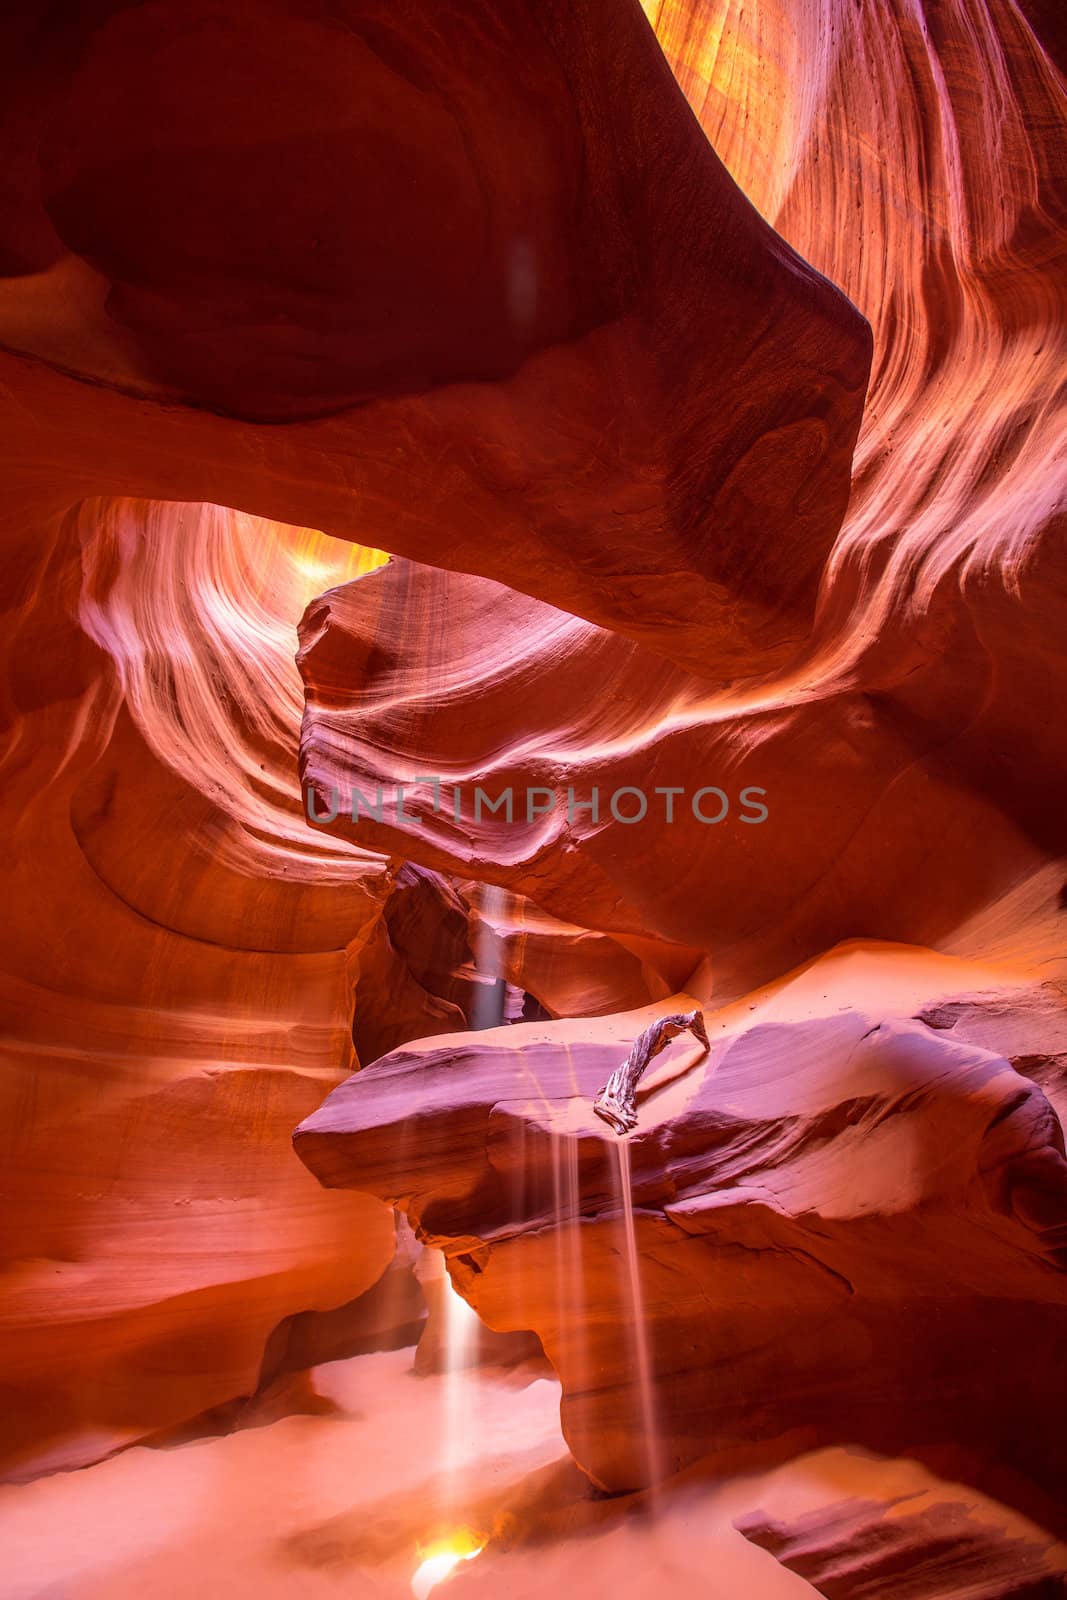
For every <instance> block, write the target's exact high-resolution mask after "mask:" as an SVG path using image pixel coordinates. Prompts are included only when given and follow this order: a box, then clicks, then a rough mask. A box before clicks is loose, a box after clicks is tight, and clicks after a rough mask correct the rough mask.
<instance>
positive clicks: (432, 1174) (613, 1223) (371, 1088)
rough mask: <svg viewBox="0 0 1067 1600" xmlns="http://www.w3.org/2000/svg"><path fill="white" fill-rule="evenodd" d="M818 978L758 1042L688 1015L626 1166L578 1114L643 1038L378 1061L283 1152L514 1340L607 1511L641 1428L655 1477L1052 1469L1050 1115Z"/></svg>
mask: <svg viewBox="0 0 1067 1600" xmlns="http://www.w3.org/2000/svg"><path fill="white" fill-rule="evenodd" d="M886 959H887V960H888V959H889V958H888V957H887V958H886ZM964 970H966V969H964ZM835 976H836V977H837V981H838V983H840V975H839V974H836V975H835V974H834V972H833V967H832V965H831V967H830V969H829V976H828V977H827V978H826V979H824V982H825V983H826V984H827V985H828V990H827V992H831V993H832V988H830V987H829V986H830V985H832V983H833V980H834V978H835ZM821 977H822V974H821V973H820V971H819V967H818V966H816V967H815V968H814V969H812V971H811V972H810V973H808V974H807V975H805V976H804V977H801V978H800V979H798V980H797V981H796V982H795V983H794V984H793V985H792V986H788V987H787V989H786V991H784V994H783V997H782V998H780V999H779V1000H778V1001H777V1010H776V1008H775V1004H774V1003H773V1002H772V1004H771V1006H770V1007H769V1014H768V1015H767V1018H766V1020H762V1019H761V1018H759V1017H757V1018H755V1019H752V1017H751V1013H750V1012H749V1011H748V1008H747V1007H746V1008H743V1009H744V1011H745V1016H744V1018H741V1017H738V1016H736V1015H731V1013H730V1012H729V1011H727V1012H726V1013H725V1014H723V1015H720V1016H716V1015H715V1014H711V1015H710V1016H709V1017H708V1031H709V1036H710V1038H711V1041H712V1045H711V1051H710V1053H709V1054H708V1055H707V1056H706V1057H705V1056H703V1055H702V1054H701V1052H700V1050H699V1048H695V1047H694V1046H693V1045H692V1042H691V1041H690V1042H688V1043H685V1042H683V1041H681V1040H680V1041H678V1042H677V1043H676V1044H675V1045H673V1046H672V1047H671V1048H670V1051H669V1052H668V1054H667V1055H666V1056H665V1057H664V1058H663V1062H664V1064H663V1065H659V1064H657V1066H656V1068H655V1069H654V1071H652V1072H650V1073H649V1075H648V1076H647V1077H646V1079H645V1080H644V1081H643V1083H642V1085H641V1087H640V1089H639V1091H638V1098H639V1121H638V1127H637V1129H636V1130H635V1132H634V1134H633V1135H632V1136H630V1137H629V1138H628V1139H626V1140H624V1141H618V1140H616V1139H615V1138H614V1137H613V1136H612V1135H611V1134H609V1133H606V1132H605V1131H603V1129H602V1125H601V1124H598V1123H597V1122H596V1119H595V1118H594V1117H593V1116H592V1114H591V1105H590V1102H591V1100H592V1098H593V1096H594V1094H595V1093H596V1091H597V1090H598V1089H599V1088H600V1087H601V1086H602V1084H603V1083H604V1081H605V1080H606V1078H607V1077H608V1075H609V1074H610V1072H611V1070H612V1068H613V1067H614V1066H615V1065H617V1063H618V1061H619V1060H620V1059H621V1057H622V1056H623V1055H624V1054H625V1051H626V1048H627V1046H628V1044H629V1042H630V1041H631V1040H632V1038H633V1037H635V1036H636V1034H637V1033H638V1032H639V1031H640V1030H641V1028H642V1027H643V1026H644V1025H645V1023H646V1022H647V1020H649V1017H650V1013H644V1014H639V1015H638V1016H635V1017H632V1018H631V1019H630V1020H629V1021H627V1020H626V1019H625V1018H615V1019H612V1020H611V1022H610V1024H604V1023H600V1024H598V1023H595V1022H587V1023H583V1024H576V1023H565V1024H558V1025H546V1026H545V1027H542V1028H538V1027H535V1026H530V1027H528V1028H524V1029H522V1030H520V1031H519V1032H518V1033H498V1034H495V1035H493V1034H489V1035H484V1036H482V1038H481V1039H479V1040H477V1041H474V1040H471V1041H469V1042H468V1041H464V1040H453V1041H442V1042H438V1043H436V1044H435V1043H433V1042H427V1043H426V1044H424V1045H420V1046H418V1047H417V1048H413V1049H411V1050H409V1051H406V1052H405V1051H398V1052H395V1053H394V1054H393V1055H391V1056H388V1057H386V1058H384V1059H383V1060H382V1061H380V1062H377V1063H375V1064H374V1066H373V1067H371V1068H369V1069H365V1070H364V1071H363V1072H362V1073H360V1074H358V1075H357V1076H355V1077H353V1078H350V1079H349V1080H348V1082H347V1083H346V1084H345V1085H343V1086H342V1088H340V1089H338V1090H336V1091H334V1093H333V1095H332V1096H331V1097H330V1099H329V1100H328V1101H327V1103H326V1104H325V1106H324V1107H323V1108H322V1109H321V1110H320V1111H318V1112H316V1113H315V1114H314V1115H313V1116H312V1117H310V1118H309V1119H308V1120H307V1121H306V1122H305V1123H304V1124H302V1126H301V1127H300V1128H299V1129H298V1130H297V1134H296V1139H295V1143H296V1148H297V1151H298V1153H299V1154H300V1156H301V1158H302V1159H303V1160H304V1161H305V1162H306V1163H307V1164H308V1165H309V1166H310V1167H311V1169H312V1171H313V1172H315V1174H316V1175H317V1176H318V1177H319V1179H320V1181H322V1182H324V1183H325V1184H327V1185H329V1186H336V1185H348V1186H351V1187H359V1188H363V1189H365V1190H367V1191H368V1192H370V1193H374V1194H377V1195H379V1196H381V1197H382V1198H383V1199H388V1200H390V1201H393V1202H395V1203H399V1204H400V1205H402V1207H403V1208H404V1209H405V1210H406V1212H407V1214H408V1216H409V1218H410V1219H411V1220H412V1221H413V1222H414V1224H415V1225H416V1228H417V1229H418V1231H419V1232H420V1233H421V1234H422V1235H423V1236H424V1237H426V1238H428V1239H430V1240H431V1241H432V1242H433V1243H435V1244H437V1245H438V1246H440V1247H441V1248H443V1249H444V1250H445V1252H446V1255H447V1256H448V1258H449V1264H450V1268H451V1271H452V1273H453V1277H454V1280H455V1282H456V1283H457V1285H458V1286H459V1287H460V1288H461V1290H462V1292H463V1293H464V1295H465V1296H466V1297H467V1298H468V1299H469V1300H470V1302H471V1304H472V1305H474V1307H475V1308H476V1309H477V1310H478V1312H479V1314H480V1315H481V1316H482V1317H483V1318H484V1320H486V1321H487V1322H488V1323H489V1324H490V1326H493V1327H497V1328H507V1327H514V1328H519V1327H530V1328H533V1329H535V1331H536V1332H537V1333H538V1334H539V1335H540V1338H541V1341H542V1343H543V1345H544V1348H545V1351H546V1353H547V1354H548V1356H549V1358H550V1360H551V1361H552V1362H553V1365H554V1366H555V1367H556V1370H557V1372H558V1373H559V1374H560V1377H561V1380H562V1383H563V1388H564V1399H563V1426H564V1432H565V1434H566V1437H567V1440H568V1443H569V1444H570V1446H571V1448H572V1450H573V1452H574V1454H575V1456H576V1459H577V1460H578V1461H579V1463H580V1464H581V1465H582V1466H583V1467H584V1468H585V1469H586V1471H587V1472H588V1473H589V1474H590V1475H591V1476H592V1477H593V1479H594V1480H595V1481H596V1482H598V1483H600V1484H603V1485H605V1486H607V1487H610V1488H612V1489H615V1490H618V1489H624V1488H633V1487H634V1486H635V1485H636V1484H639V1483H642V1482H647V1481H648V1479H649V1477H650V1476H652V1475H653V1469H654V1463H653V1462H652V1461H650V1459H649V1457H648V1456H647V1454H646V1448H647V1444H646V1434H647V1423H648V1420H649V1419H648V1417H647V1416H644V1415H643V1411H642V1408H643V1406H645V1405H648V1404H651V1405H653V1406H654V1408H655V1421H656V1429H657V1431H658V1433H659V1434H660V1436H661V1448H662V1459H661V1461H660V1463H659V1466H660V1470H661V1471H664V1472H665V1471H672V1470H675V1469H677V1468H678V1467H679V1466H684V1465H686V1464H687V1463H689V1462H692V1461H694V1460H696V1459H698V1458H700V1457H704V1456H709V1455H714V1456H716V1457H717V1458H719V1459H722V1460H724V1461H726V1460H729V1459H730V1458H731V1455H732V1454H736V1453H737V1452H743V1451H744V1450H745V1449H746V1448H747V1447H749V1446H751V1445H753V1444H761V1443H764V1444H767V1443H772V1442H777V1441H780V1440H781V1439H782V1438H783V1437H784V1436H788V1435H791V1434H792V1435H796V1436H797V1437H799V1438H804V1439H810V1440H818V1441H831V1440H834V1439H838V1438H843V1437H847V1438H849V1439H852V1440H855V1441H857V1442H861V1443H864V1444H867V1445H870V1446H872V1447H874V1448H878V1449H890V1450H899V1449H903V1448H906V1447H907V1446H908V1445H913V1444H916V1443H926V1442H931V1441H944V1440H946V1439H951V1440H957V1441H961V1440H962V1441H966V1442H967V1443H968V1444H970V1445H973V1446H974V1447H976V1448H979V1449H984V1450H988V1451H989V1452H991V1453H992V1454H994V1455H1000V1456H1005V1457H1008V1458H1012V1457H1013V1456H1015V1455H1016V1453H1017V1452H1018V1451H1019V1449H1020V1446H1021V1439H1022V1438H1023V1437H1025V1446H1024V1447H1023V1449H1024V1455H1025V1461H1023V1460H1019V1461H1018V1462H1017V1464H1018V1465H1019V1466H1020V1467H1021V1468H1023V1467H1025V1469H1026V1470H1028V1471H1030V1472H1031V1473H1034V1474H1035V1475H1037V1476H1039V1477H1044V1478H1045V1479H1046V1480H1047V1479H1048V1478H1049V1477H1050V1476H1052V1477H1055V1475H1056V1474H1058V1473H1059V1472H1061V1471H1062V1470H1063V1460H1062V1450H1061V1446H1060V1443H1059V1440H1060V1436H1061V1431H1062V1428H1061V1424H1062V1418H1061V1417H1059V1416H1058V1413H1056V1411H1055V1408H1054V1407H1053V1408H1052V1409H1050V1397H1049V1394H1048V1386H1047V1383H1046V1382H1045V1376H1044V1374H1045V1371H1046V1370H1047V1363H1048V1362H1049V1361H1051V1360H1053V1359H1054V1357H1053V1351H1054V1350H1055V1348H1056V1345H1057V1341H1058V1340H1060V1339H1061V1338H1062V1337H1063V1332H1064V1326H1065V1323H1064V1318H1065V1317H1067V1287H1065V1285H1067V1279H1065V1277H1064V1275H1063V1266H1064V1253H1063V1250H1064V1240H1065V1239H1067V1232H1065V1225H1067V1162H1065V1160H1064V1154H1063V1135H1062V1129H1061V1127H1060V1124H1059V1121H1058V1118H1057V1117H1056V1114H1055V1112H1054V1111H1053V1109H1052V1106H1051V1104H1050V1102H1049V1100H1048V1099H1047V1098H1046V1095H1045V1093H1044V1092H1043V1091H1042V1090H1041V1089H1040V1088H1039V1087H1038V1086H1037V1085H1036V1084H1035V1083H1033V1082H1031V1081H1029V1080H1027V1079H1025V1078H1023V1077H1022V1076H1020V1074H1019V1073H1017V1072H1016V1071H1015V1070H1014V1069H1013V1068H1012V1067H1011V1065H1010V1064H1009V1062H1008V1061H1007V1060H1006V1059H1005V1058H1004V1057H1003V1056H998V1055H995V1054H993V1053H992V1051H989V1050H985V1049H982V1048H980V1047H977V1046H973V1045H967V1044H964V1043H962V1042H956V1041H955V1040H954V1039H953V1037H952V1032H951V1030H945V1029H943V1028H935V1027H931V1026H929V1025H927V1024H926V1023H924V1022H921V1021H919V1020H905V1019H904V1018H899V1019H897V1018H894V1017H892V1016H891V1015H883V1016H882V1017H878V1016H874V1015H871V1014H869V1013H868V1012H865V1011H861V1010H857V1009H854V1008H846V1009H839V1008H838V1006H837V1005H836V1004H835V1003H833V1001H828V1000H826V999H824V998H823V997H822V995H821V994H820V990H819V987H818V985H819V979H820V978H821ZM925 977H926V982H927V984H931V983H936V981H937V977H938V974H936V972H931V971H929V970H927V972H926V975H925ZM942 981H943V980H942ZM790 988H791V989H792V994H790V993H789V989H790ZM906 993H907V991H906V989H905V994H906ZM837 998H838V996H836V995H835V996H834V1001H836V1000H837ZM908 998H909V999H910V998H911V997H910V996H909V997H908ZM687 1003H688V1001H687V1000H686V999H685V997H683V999H682V1000H679V998H678V997H675V998H674V999H673V1000H672V1001H671V1002H669V1003H668V1002H665V1003H664V1004H663V1007H662V1009H663V1010H665V1011H666V1010H678V1009H682V1008H683V1005H684V1004H687ZM1020 1004H1021V1001H1020ZM898 1008H899V996H898ZM916 1009H918V1008H917V1007H916ZM790 1011H791V1014H790ZM805 1013H808V1014H805ZM512 1040H514V1042H511V1041H512ZM631 1208H632V1212H631ZM628 1213H630V1214H632V1218H633V1224H632V1225H633V1229H634V1234H635V1238H636V1250H637V1258H638V1263H639V1264H638V1284H637V1290H636V1297H635V1287H634V1284H633V1282H632V1281H631V1280H630V1275H629V1273H628V1270H627V1260H626V1255H627V1245H626V1232H627V1216H628ZM641 1325H643V1332H642V1333H641V1334H640V1335H638V1332H637V1328H638V1327H639V1326H641ZM639 1336H640V1337H642V1338H643V1339H644V1341H645V1342H646V1344H647V1360H648V1365H649V1369H650V1383H651V1387H652V1391H653V1393H652V1395H651V1398H649V1396H647V1395H644V1394H642V1391H641V1383H640V1362H639V1361H638V1359H637V1356H636V1346H635V1340H636V1339H637V1338H638V1337H639ZM1023 1348H1025V1349H1026V1350H1027V1352H1028V1359H1027V1360H1026V1361H1025V1362H1022V1361H1018V1360H1016V1359H1015V1357H1014V1352H1015V1351H1017V1350H1019V1349H1023ZM1022 1419H1025V1423H1023V1422H1022Z"/></svg>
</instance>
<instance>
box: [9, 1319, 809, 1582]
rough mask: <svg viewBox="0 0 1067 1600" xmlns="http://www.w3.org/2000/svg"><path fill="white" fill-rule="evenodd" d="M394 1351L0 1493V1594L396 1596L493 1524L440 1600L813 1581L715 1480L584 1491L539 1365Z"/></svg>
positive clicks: (554, 1387)
mask: <svg viewBox="0 0 1067 1600" xmlns="http://www.w3.org/2000/svg"><path fill="white" fill-rule="evenodd" d="M411 1360H412V1352H411V1351H410V1350H400V1351H390V1352H387V1353H382V1354H376V1355H371V1356H360V1357H356V1358H354V1359H352V1360H350V1361H341V1362H335V1363H332V1364H331V1365H329V1366H324V1367H319V1368H317V1369H316V1370H315V1372H314V1374H313V1386H314V1390H315V1391H316V1392H317V1394H318V1395H319V1396H320V1397H321V1399H322V1402H323V1404H324V1409H323V1410H322V1411H321V1412H320V1413H319V1414H317V1415H302V1416H287V1417H284V1418H283V1419H281V1420H278V1421H275V1422H272V1423H269V1424H266V1425H263V1426H259V1427H249V1428H247V1429H245V1430H244V1431H242V1432H239V1433H234V1434H230V1435H228V1436H226V1437H221V1438H209V1439H203V1440H197V1441H196V1442H194V1443H190V1444H182V1445H172V1446H169V1447H167V1448H155V1449H148V1448H142V1447H138V1448H135V1449H132V1450H128V1451H126V1452H125V1453H124V1454H122V1455H119V1456H116V1457H114V1458H113V1459H112V1460H110V1461H105V1462H101V1463H99V1464H98V1465H96V1466H92V1467H88V1468H84V1469H82V1470H81V1471H78V1472H69V1473H62V1474H59V1475H57V1476H54V1477H51V1478H44V1479H40V1480H38V1481H37V1482H35V1483H30V1484H25V1485H21V1486H16V1487H6V1488H2V1489H0V1548H2V1552H3V1559H2V1562H0V1572H2V1576H0V1594H2V1595H3V1597H4V1600H145V1597H146V1596H151V1597H155V1600H219V1597H223V1596H225V1597H233V1600H245V1597H247V1600H272V1597H274V1596H279V1597H281V1596H286V1597H300V1600H304V1597H307V1600H319V1597H324V1600H325V1597H329V1600H334V1597H336V1596H340V1595H345V1596H354V1597H359V1600H362V1597H363V1596H368V1597H377V1596H381V1597H383V1600H394V1597H395V1600H405V1597H410V1596H411V1594H412V1587H411V1584H412V1578H413V1576H414V1574H415V1572H416V1570H417V1568H418V1567H419V1565H420V1562H421V1561H422V1559H423V1558H424V1557H425V1556H426V1555H427V1554H430V1553H431V1552H432V1551H433V1550H435V1549H437V1545H436V1542H435V1541H437V1540H439V1539H441V1538H442V1537H444V1538H447V1537H449V1536H450V1534H452V1533H454V1532H459V1531H460V1530H466V1534H461V1537H470V1538H473V1539H474V1540H475V1542H476V1541H477V1539H479V1538H481V1537H484V1536H486V1535H490V1534H491V1535H493V1538H492V1541H491V1543H490V1545H489V1547H488V1548H487V1549H486V1550H484V1551H483V1552H482V1553H481V1554H480V1555H479V1556H477V1557H476V1558H475V1559H472V1560H469V1561H463V1562H460V1563H459V1564H458V1565H457V1566H456V1567H455V1568H454V1569H453V1572H452V1574H451V1575H450V1576H449V1577H448V1578H446V1579H445V1580H444V1581H443V1582H441V1583H439V1584H438V1586H437V1588H436V1589H434V1590H433V1591H432V1592H433V1593H434V1594H435V1595H437V1596H444V1595H447V1596H448V1600H462V1597H463V1596H465V1595H471V1594H477V1595H486V1596H488V1595H493V1596H507V1597H509V1600H510V1597H514V1600H520V1597H523V1596H527V1595H529V1596H531V1597H532V1596H534V1595H537V1596H540V1597H543V1596H544V1595H551V1596H553V1597H554V1600H564V1597H566V1600H571V1597H575V1600H577V1597H582V1596H589V1597H590V1600H592V1597H594V1596H596V1597H600V1596H603V1595H605V1594H609V1593H610V1594H613V1595H616V1596H618V1595H623V1596H626V1595H632V1596H635V1597H636V1596H647V1595H648V1594H650V1593H651V1592H653V1585H654V1586H655V1588H656V1589H660V1588H662V1591H663V1592H664V1593H667V1594H670V1595H672V1596H677V1597H679V1600H687V1597H689V1596H693V1597H696V1596H698V1595H699V1596H701V1597H702V1600H707V1597H711V1600H715V1597H716V1596H720V1595H721V1596H722V1597H723V1600H736V1597H737V1596H739V1595H745V1596H747V1597H752V1600H760V1597H762V1596H768V1597H773V1596H778V1595H782V1596H788V1595H797V1594H806V1595H809V1596H810V1595H811V1593H812V1592H813V1591H812V1590H811V1589H810V1587H809V1586H808V1585H807V1584H806V1583H804V1582H802V1581H801V1580H800V1579H798V1578H795V1577H793V1576H792V1575H790V1574H789V1573H787V1572H785V1571H784V1570H783V1569H782V1568H780V1567H779V1566H778V1564H777V1563H776V1562H775V1561H774V1560H773V1559H772V1558H771V1557H770V1556H769V1555H767V1554H766V1553H765V1552H763V1551H761V1550H758V1549H756V1548H755V1547H754V1546H752V1545H750V1544H749V1543H748V1542H747V1541H746V1540H745V1539H744V1538H742V1536H741V1535H740V1534H739V1533H737V1532H736V1531H735V1530H734V1529H733V1528H732V1526H731V1525H730V1523H731V1519H732V1516H733V1515H734V1514H736V1506H732V1507H731V1506H728V1505H726V1504H725V1503H723V1504H717V1501H718V1500H721V1498H722V1497H721V1495H720V1496H718V1497H715V1498H714V1499H713V1498H712V1497H709V1496H702V1497H700V1499H699V1500H694V1499H693V1498H692V1497H690V1498H688V1499H687V1500H686V1501H684V1503H683V1502H681V1501H679V1502H677V1503H676V1504H674V1505H673V1507H671V1508H667V1507H665V1508H664V1510H663V1511H662V1513H661V1516H660V1518H659V1520H658V1522H654V1521H652V1520H651V1519H650V1518H649V1517H648V1515H647V1514H646V1513H645V1512H644V1510H643V1509H642V1508H641V1507H640V1506H636V1507H635V1505H634V1503H633V1502H632V1501H630V1502H620V1501H615V1502H612V1501H604V1500H598V1499H596V1497H594V1496H593V1495H591V1493H590V1492H589V1491H588V1489H587V1486H586V1485H585V1482H584V1480H583V1479H582V1478H581V1477H580V1475H579V1474H578V1473H577V1472H576V1470H575V1469H574V1468H573V1466H572V1465H571V1463H570V1460H569V1457H568V1456H567V1452H566V1449H565V1447H564V1444H563V1440H562V1437H561V1435H560V1430H559V1386H558V1384H556V1383H555V1382H554V1381H552V1380H550V1379H547V1378H545V1377H542V1376H535V1375H533V1374H532V1373H526V1374H522V1373H519V1374H511V1375H506V1376H501V1375H487V1374H481V1373H465V1374H461V1375H457V1376H454V1377H449V1376H435V1377H429V1378H416V1377H415V1376H414V1375H413V1373H412V1371H411ZM457 1422H458V1426H457ZM450 1423H451V1427H450V1426H449V1424H450Z"/></svg>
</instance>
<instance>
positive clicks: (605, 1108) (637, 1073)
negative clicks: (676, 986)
mask: <svg viewBox="0 0 1067 1600" xmlns="http://www.w3.org/2000/svg"><path fill="white" fill-rule="evenodd" d="M686 1030H688V1031H689V1032H690V1033H691V1034H692V1035H693V1037H694V1039H699V1041H700V1043H701V1044H702V1045H703V1046H704V1049H705V1050H707V1048H708V1035H707V1031H706V1029H705V1027H704V1013H703V1012H702V1011H684V1012H678V1013H677V1015H675V1016H673V1017H657V1018H656V1020H655V1022H654V1023H653V1024H652V1026H651V1027H650V1028H646V1029H645V1031H644V1033H643V1034H641V1036H640V1038H638V1039H635V1040H634V1044H633V1047H632V1049H631V1050H630V1054H629V1055H628V1056H627V1057H626V1060H625V1061H624V1062H623V1063H622V1065H621V1066H620V1067H616V1068H615V1071H614V1072H613V1073H612V1074H611V1077H610V1078H609V1079H608V1081H607V1083H606V1084H605V1085H604V1087H603V1088H602V1089H601V1091H600V1093H599V1094H598V1095H597V1097H596V1099H595V1100H594V1101H593V1110H594V1111H595V1112H596V1114H597V1116H598V1117H603V1119H604V1121H605V1122H610V1124H611V1126H612V1127H613V1128H614V1129H615V1132H616V1133H617V1134H619V1135H620V1137H621V1135H622V1134H624V1133H629V1132H630V1129H631V1128H635V1127H636V1126H637V1108H636V1105H635V1103H634V1102H635V1097H636V1094H637V1085H638V1084H639V1083H640V1081H641V1078H642V1075H643V1074H644V1072H645V1070H646V1068H647V1067H648V1066H649V1064H650V1063H651V1062H652V1061H654V1060H655V1058H656V1057H657V1056H658V1055H659V1053H660V1051H661V1050H665V1049H666V1048H667V1046H668V1045H669V1044H670V1042H671V1040H672V1039H675V1038H677V1036H678V1034H680V1033H685V1032H686Z"/></svg>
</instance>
